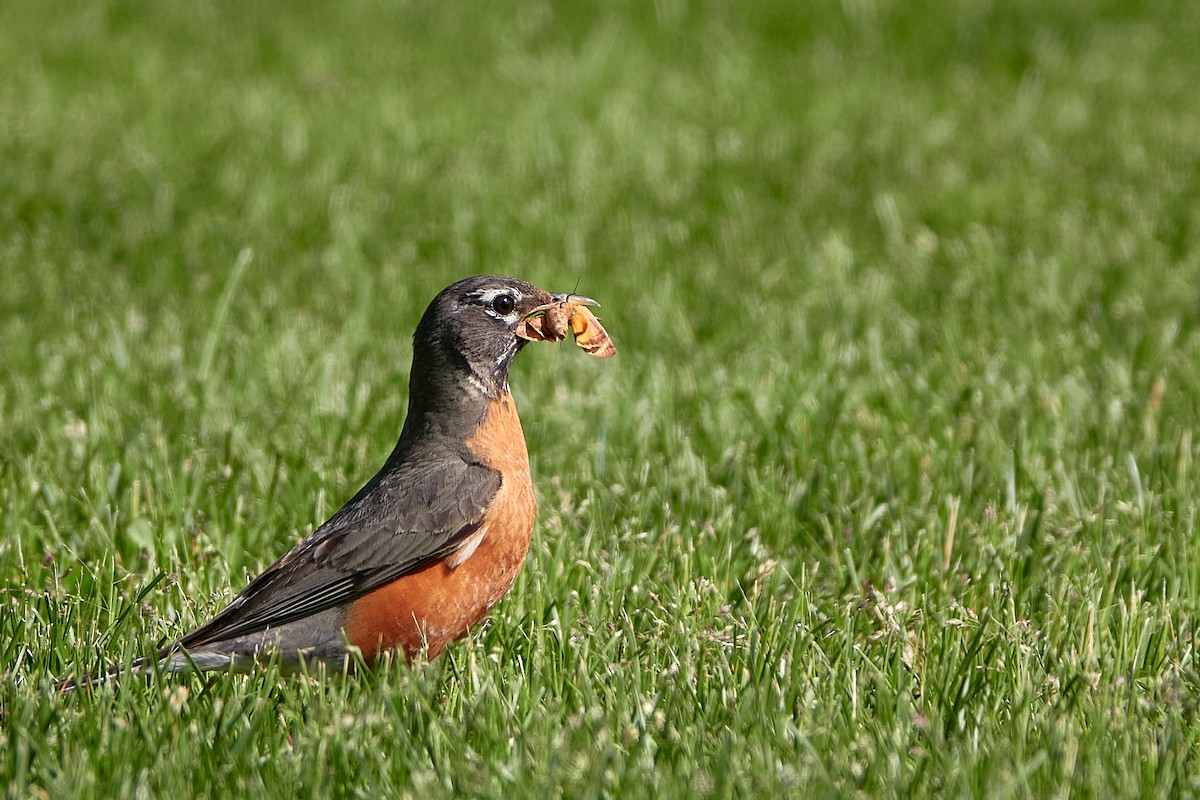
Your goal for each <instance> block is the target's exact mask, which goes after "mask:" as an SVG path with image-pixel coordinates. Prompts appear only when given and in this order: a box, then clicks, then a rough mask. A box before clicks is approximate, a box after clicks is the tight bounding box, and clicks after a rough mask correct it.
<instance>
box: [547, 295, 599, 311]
mask: <svg viewBox="0 0 1200 800" xmlns="http://www.w3.org/2000/svg"><path fill="white" fill-rule="evenodd" d="M550 297H551V298H553V300H554V302H555V303H570V304H571V305H573V306H593V307H595V308H599V307H600V304H599V303H597V302H596V301H595V300H593V299H592V298H590V297H584V296H583V295H581V294H563V293H561V292H554V293H552V294H551V295H550Z"/></svg>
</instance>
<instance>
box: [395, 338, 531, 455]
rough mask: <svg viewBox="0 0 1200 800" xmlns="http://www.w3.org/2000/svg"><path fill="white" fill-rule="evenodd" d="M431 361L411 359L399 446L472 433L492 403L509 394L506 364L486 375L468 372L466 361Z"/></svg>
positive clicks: (475, 371) (471, 370)
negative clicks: (406, 402) (432, 436)
mask: <svg viewBox="0 0 1200 800" xmlns="http://www.w3.org/2000/svg"><path fill="white" fill-rule="evenodd" d="M430 361H432V359H430V360H424V361H418V360H414V364H413V371H412V375H411V377H410V379H409V387H408V388H409V394H408V416H407V417H406V418H405V420H404V430H403V431H402V432H401V434H400V443H399V445H400V446H401V447H403V446H404V445H405V443H406V442H407V443H410V444H411V443H413V442H416V441H420V440H422V439H424V438H425V437H428V436H429V435H431V434H433V435H435V436H436V435H437V434H441V433H447V434H453V433H454V432H456V431H462V430H471V429H472V427H473V426H474V425H477V424H478V423H479V421H480V420H481V419H483V417H484V415H485V414H486V413H487V411H488V408H489V407H490V405H491V403H492V402H494V401H495V400H499V399H501V398H502V397H504V396H506V395H507V394H508V369H507V365H505V368H504V369H502V370H497V371H496V372H494V373H492V374H486V373H481V372H479V371H478V370H474V369H471V367H470V366H469V365H468V364H467V363H466V362H465V361H458V362H456V363H430Z"/></svg>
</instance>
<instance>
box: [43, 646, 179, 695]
mask: <svg viewBox="0 0 1200 800" xmlns="http://www.w3.org/2000/svg"><path fill="white" fill-rule="evenodd" d="M166 653H167V650H166V649H165V648H164V649H163V650H160V651H159V653H158V656H157V657H155V658H153V659H150V658H146V657H144V656H143V657H142V658H135V659H134V660H133V661H132V662H130V663H129V664H122V665H119V666H115V667H109V668H108V669H106V670H105V671H104V672H98V673H93V674H91V675H87V674H84V675H68V676H67V677H66V678H64V679H63V680H61V681H59V682H58V686H57V687H56V689H57V691H58V693H59V694H72V693H74V692H78V691H82V692H86V693H87V694H89V695H90V694H91V693H92V691H93V690H94V689H97V688H98V687H100V686H103V685H104V684H106V683H108V682H109V681H112V680H114V679H116V678H119V677H121V676H122V675H143V676H147V675H149V674H150V667H151V665H153V664H156V663H158V662H159V661H160V660H161V659H162V658H163V656H165V655H166Z"/></svg>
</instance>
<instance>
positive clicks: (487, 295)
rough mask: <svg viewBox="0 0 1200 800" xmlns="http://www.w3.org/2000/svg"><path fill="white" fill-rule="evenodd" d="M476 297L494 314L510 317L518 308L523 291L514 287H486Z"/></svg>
mask: <svg viewBox="0 0 1200 800" xmlns="http://www.w3.org/2000/svg"><path fill="white" fill-rule="evenodd" d="M475 299H476V300H478V301H479V303H480V305H482V306H483V307H484V308H486V309H487V311H488V313H489V314H491V315H492V316H496V317H500V318H502V319H508V318H511V317H512V316H513V313H514V312H515V311H516V310H517V304H518V303H519V302H520V300H521V293H520V292H516V291H514V290H512V289H484V290H483V291H481V292H478V293H477V294H476V295H475Z"/></svg>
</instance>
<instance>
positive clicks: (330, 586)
mask: <svg viewBox="0 0 1200 800" xmlns="http://www.w3.org/2000/svg"><path fill="white" fill-rule="evenodd" d="M596 305H598V303H596V301H595V300H592V299H591V298H588V297H584V296H581V295H576V294H563V293H550V292H546V291H544V290H542V289H538V288H536V287H535V286H532V285H531V284H529V283H526V282H524V281H520V280H516V279H514V278H509V277H504V276H498V275H483V276H475V277H470V278H466V279H464V280H460V281H458V282H456V283H454V284H452V285H450V286H448V287H447V288H446V289H444V290H443V291H441V292H440V293H439V294H438V295H437V296H436V297H435V298H434V299H433V301H432V302H431V303H430V304H429V307H428V308H427V309H426V311H425V313H424V315H423V316H422V317H421V320H420V322H419V323H418V325H417V327H416V332H415V333H414V335H413V357H412V370H411V372H410V377H409V396H408V413H407V415H406V417H405V420H404V424H403V427H402V429H401V432H400V437H399V440H398V441H397V442H396V445H395V447H394V448H393V449H392V451H391V455H389V456H388V458H387V460H386V461H385V463H384V464H383V466H382V468H381V469H380V470H379V471H378V473H376V475H375V476H374V477H373V478H371V479H370V480H369V481H367V483H366V484H365V485H364V486H363V487H362V488H361V489H360V490H359V491H358V492H357V493H356V494H355V495H354V496H353V497H351V498H350V500H348V501H347V502H346V504H345V505H343V506H342V507H341V508H340V509H339V510H338V511H337V512H336V513H334V514H333V516H331V517H330V518H329V519H328V520H327V521H326V522H325V523H324V524H322V525H320V526H319V527H317V528H316V529H315V530H314V531H312V532H311V533H310V534H309V535H308V536H306V537H305V538H304V539H302V540H301V541H300V542H299V543H298V544H296V545H295V547H293V548H292V549H291V551H289V552H288V553H287V554H286V555H284V556H283V557H282V558H280V559H279V560H277V561H275V562H274V563H273V564H271V565H270V566H268V567H267V568H266V569H265V570H263V572H262V573H261V574H260V575H258V576H257V577H256V578H254V579H253V580H251V581H250V583H249V584H248V585H247V586H246V587H245V588H244V589H243V590H242V591H241V592H240V593H238V594H237V595H236V596H235V597H234V598H233V600H232V601H231V602H230V603H229V604H228V605H227V606H225V608H224V609H223V610H221V611H220V612H219V613H217V614H216V615H215V616H213V617H212V618H211V619H210V620H208V621H207V622H205V623H204V624H202V625H200V626H199V627H197V628H195V629H194V630H192V631H190V632H189V633H187V634H185V635H184V636H182V637H180V638H179V639H178V640H177V641H175V642H173V643H172V644H170V645H168V646H166V647H164V648H162V649H161V650H160V651H159V652H158V654H157V655H156V656H154V657H151V658H145V659H140V660H136V661H134V662H133V663H132V664H131V665H130V668H133V669H137V670H140V671H143V672H148V671H150V670H152V669H153V668H155V667H157V668H158V669H159V670H162V671H166V672H182V671H188V670H198V671H208V670H230V671H246V670H248V669H250V668H252V666H253V664H255V663H256V662H257V661H260V660H262V659H264V658H267V657H270V658H277V659H278V660H279V662H280V664H281V665H282V666H283V667H284V668H285V669H287V668H298V667H299V666H300V665H301V664H315V663H318V662H323V663H327V664H328V663H340V664H346V663H351V662H350V661H349V660H348V659H351V658H353V657H354V654H355V653H357V654H358V655H359V656H360V657H361V659H362V661H363V662H365V663H366V665H368V666H371V665H374V664H375V663H376V662H377V661H378V660H379V659H381V658H382V657H384V655H385V654H387V653H392V654H395V655H398V656H399V657H401V658H403V659H405V660H409V661H411V660H415V659H422V658H423V659H426V660H430V661H432V660H433V659H436V658H437V657H438V656H439V655H440V654H441V653H442V652H443V651H444V650H445V649H446V647H447V646H448V645H450V644H451V643H452V642H454V641H455V640H458V639H461V638H463V637H464V636H466V635H467V634H468V632H469V631H470V630H471V629H472V627H473V626H474V625H475V624H476V623H477V622H479V621H480V620H481V619H482V618H483V617H484V616H485V615H487V613H488V612H489V611H491V609H492V608H493V607H495V605H496V604H497V603H498V602H500V600H501V598H503V597H504V595H505V594H507V593H508V591H509V590H510V589H511V588H512V586H513V583H514V582H515V581H516V579H517V576H518V574H519V573H520V572H521V568H522V566H523V564H524V562H525V558H526V555H527V553H528V550H529V546H530V541H531V536H532V531H533V526H534V520H535V517H536V514H537V501H536V499H535V496H534V487H533V481H532V478H531V474H530V468H529V455H528V451H527V447H526V444H525V436H524V433H523V431H522V428H521V421H520V418H519V417H518V415H517V408H516V405H515V403H514V400H513V396H512V393H511V391H510V390H509V385H508V372H509V367H510V366H511V364H512V363H513V359H514V358H515V357H516V355H517V354H518V353H519V352H520V351H521V350H522V348H523V347H524V346H525V345H526V344H527V343H529V342H531V341H542V340H547V339H549V340H551V341H557V340H561V339H562V338H565V335H566V332H565V329H564V326H563V325H561V324H550V323H548V322H546V319H547V317H546V315H547V311H550V312H551V313H555V312H558V310H559V309H562V308H570V309H585V308H586V307H588V306H596ZM587 317H588V318H590V319H592V320H594V319H595V318H594V317H592V316H591V312H590V311H589V312H587ZM597 325H598V323H597ZM600 331H601V335H602V336H603V337H604V339H605V340H606V342H605V343H606V345H607V346H606V347H604V348H603V354H604V355H610V354H611V352H615V348H613V347H612V345H611V342H610V341H608V340H607V333H606V332H604V331H603V328H600ZM577 335H578V334H577ZM581 346H584V347H585V350H586V351H587V352H589V353H592V354H593V355H595V354H596V353H595V352H594V348H592V347H591V346H590V343H588V344H587V345H585V344H584V343H583V342H581ZM610 351H611V352H610ZM121 671H122V670H121V668H113V669H112V670H109V671H108V672H107V673H103V674H101V675H99V676H96V677H88V676H84V677H81V678H79V679H76V678H74V677H69V678H67V679H66V680H64V681H63V682H62V683H61V684H60V688H62V689H63V690H64V691H71V690H74V689H75V688H78V687H79V686H89V687H90V686H92V685H95V684H97V683H100V682H103V681H104V680H106V679H108V678H111V677H112V676H114V675H117V674H119V673H120V672H121Z"/></svg>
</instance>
